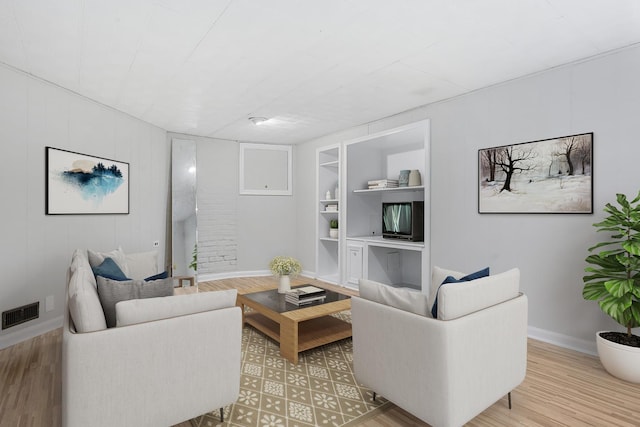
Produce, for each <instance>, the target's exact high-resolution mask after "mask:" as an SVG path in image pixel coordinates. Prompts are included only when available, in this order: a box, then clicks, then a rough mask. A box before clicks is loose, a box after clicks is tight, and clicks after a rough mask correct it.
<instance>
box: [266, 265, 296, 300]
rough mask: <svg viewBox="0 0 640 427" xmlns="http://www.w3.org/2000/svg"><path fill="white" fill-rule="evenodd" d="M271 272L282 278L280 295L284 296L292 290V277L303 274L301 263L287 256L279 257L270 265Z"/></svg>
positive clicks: (279, 286) (279, 289)
mask: <svg viewBox="0 0 640 427" xmlns="http://www.w3.org/2000/svg"><path fill="white" fill-rule="evenodd" d="M269 268H270V269H271V272H272V273H273V274H274V275H276V276H278V277H279V278H280V281H279V284H278V293H280V294H283V293H285V292H287V291H289V290H291V280H290V276H295V275H297V274H300V273H301V272H302V265H301V264H300V261H298V260H297V259H295V258H292V257H287V256H277V257H275V258H274V259H272V260H271V262H270V263H269Z"/></svg>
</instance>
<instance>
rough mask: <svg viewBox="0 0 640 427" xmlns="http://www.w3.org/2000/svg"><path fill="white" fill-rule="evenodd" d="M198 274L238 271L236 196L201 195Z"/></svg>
mask: <svg viewBox="0 0 640 427" xmlns="http://www.w3.org/2000/svg"><path fill="white" fill-rule="evenodd" d="M198 196H199V197H198V274H211V273H222V272H228V271H236V270H237V267H236V266H237V264H238V239H237V212H236V211H237V197H238V196H237V195H236V194H223V193H217V192H212V193H208V194H199V195H198Z"/></svg>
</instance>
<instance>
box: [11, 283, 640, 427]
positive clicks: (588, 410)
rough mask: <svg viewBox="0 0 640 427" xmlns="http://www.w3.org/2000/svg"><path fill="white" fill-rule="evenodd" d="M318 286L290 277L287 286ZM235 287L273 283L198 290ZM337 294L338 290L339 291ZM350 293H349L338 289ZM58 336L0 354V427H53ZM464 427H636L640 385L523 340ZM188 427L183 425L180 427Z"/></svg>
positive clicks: (378, 425) (394, 416)
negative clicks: (504, 387) (505, 386)
mask: <svg viewBox="0 0 640 427" xmlns="http://www.w3.org/2000/svg"><path fill="white" fill-rule="evenodd" d="M301 283H315V284H317V285H321V286H327V287H332V286H331V285H327V284H325V283H322V282H317V281H313V280H308V279H304V278H298V279H296V280H294V281H292V284H301ZM232 287H235V288H237V289H238V290H239V291H240V292H248V291H253V290H261V289H266V288H275V287H277V284H276V281H275V279H274V278H271V277H268V278H265V277H259V278H258V277H253V278H240V279H224V280H217V281H212V282H205V283H201V284H200V285H199V288H200V291H201V292H202V291H211V290H219V289H228V288H232ZM340 289H341V290H343V291H345V290H344V288H340ZM346 292H349V293H351V294H354V292H352V291H346ZM61 341H62V330H61V329H57V330H55V331H52V332H49V333H46V334H43V335H40V336H38V337H36V338H33V339H31V340H28V341H24V342H22V343H19V344H17V345H15V346H13V347H10V348H7V349H4V350H1V351H0V426H1V427H5V426H6V427H14V426H25V427H29V426H33V427H40V426H60V424H61V420H60V417H61V416H60V405H61V389H60V387H61V386H60V382H61V372H60V368H61V363H60V353H61ZM512 400H513V409H511V410H509V409H508V407H507V401H506V397H505V398H504V399H501V400H500V401H498V402H496V404H494V405H493V406H491V407H490V408H488V409H487V410H485V411H484V412H483V413H482V414H480V415H479V416H478V417H476V418H475V419H473V420H472V421H471V422H470V423H469V424H468V425H469V426H482V427H484V426H514V425H526V426H544V427H548V426H628V427H631V426H640V384H631V383H627V382H624V381H621V380H618V379H616V378H614V377H612V376H610V375H609V374H607V373H606V372H605V371H604V369H603V368H602V366H601V365H600V362H599V361H598V359H597V358H595V357H592V356H589V355H585V354H582V353H578V352H575V351H571V350H567V349H563V348H560V347H556V346H553V345H550V344H546V343H543V342H540V341H535V340H531V339H530V340H529V352H528V365H527V377H526V379H525V381H524V382H523V383H522V384H521V385H520V386H519V387H518V388H516V389H515V390H514V391H513V392H512ZM362 425H363V426H367V427H396V426H425V425H426V424H424V423H423V422H421V421H420V420H418V419H416V418H415V417H413V416H412V415H410V414H408V413H407V412H405V411H403V410H402V409H400V408H398V407H397V406H394V405H390V406H389V407H388V408H387V409H386V410H385V411H384V412H382V413H378V414H377V415H376V416H373V417H371V418H368V419H366V420H364V421H363V423H362ZM179 426H180V427H188V426H189V423H188V422H185V423H181V424H180V425H179Z"/></svg>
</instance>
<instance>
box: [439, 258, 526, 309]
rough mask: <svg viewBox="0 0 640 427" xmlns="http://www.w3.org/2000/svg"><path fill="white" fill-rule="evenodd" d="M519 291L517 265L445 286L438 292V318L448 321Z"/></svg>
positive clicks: (497, 302)
mask: <svg viewBox="0 0 640 427" xmlns="http://www.w3.org/2000/svg"><path fill="white" fill-rule="evenodd" d="M519 293H520V270H518V269H517V268H514V269H511V270H509V271H505V272H504V273H500V274H496V275H493V276H488V277H482V278H480V279H476V280H471V281H468V282H463V283H458V284H455V285H445V286H443V287H441V288H440V292H439V294H438V299H439V302H438V319H441V320H452V319H456V318H458V317H462V316H466V315H467V314H470V313H474V312H476V311H479V310H482V309H484V308H487V307H491V306H492V305H496V304H499V303H501V302H504V301H507V300H510V299H513V298H515V297H517V296H518V295H519Z"/></svg>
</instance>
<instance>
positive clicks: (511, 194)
mask: <svg viewBox="0 0 640 427" xmlns="http://www.w3.org/2000/svg"><path fill="white" fill-rule="evenodd" d="M592 171H593V132H591V133H583V134H579V135H570V136H563V137H560V138H553V139H545V140H541V141H533V142H525V143H521V144H514V145H504V146H501V147H492V148H483V149H480V150H478V212H479V213H586V214H590V213H593V175H592Z"/></svg>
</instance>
